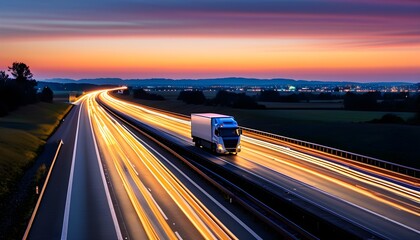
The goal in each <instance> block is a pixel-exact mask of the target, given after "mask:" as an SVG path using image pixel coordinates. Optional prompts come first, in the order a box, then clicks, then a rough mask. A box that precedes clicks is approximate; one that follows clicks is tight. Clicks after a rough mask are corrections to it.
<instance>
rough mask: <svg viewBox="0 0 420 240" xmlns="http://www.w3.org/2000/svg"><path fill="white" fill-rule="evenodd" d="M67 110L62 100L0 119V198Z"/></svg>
mask: <svg viewBox="0 0 420 240" xmlns="http://www.w3.org/2000/svg"><path fill="white" fill-rule="evenodd" d="M69 109H70V105H69V104H65V103H53V104H51V103H42V102H41V103H37V104H32V105H28V106H24V107H21V108H19V109H18V110H16V111H14V112H11V113H10V114H9V115H8V116H6V117H2V118H0V200H2V199H3V198H4V197H5V196H6V195H7V194H9V193H10V191H11V189H12V188H13V186H14V184H15V183H16V181H17V180H18V179H19V178H20V177H21V176H22V174H23V172H24V170H25V169H26V168H28V167H29V166H30V165H31V163H32V162H33V161H34V159H35V158H36V156H37V154H38V151H39V150H40V148H41V147H42V145H43V144H45V141H46V140H47V138H48V137H49V136H50V134H51V133H52V132H53V131H54V129H55V128H56V126H57V125H58V124H59V121H60V119H62V118H63V116H64V115H65V114H66V113H67V111H68V110H69Z"/></svg>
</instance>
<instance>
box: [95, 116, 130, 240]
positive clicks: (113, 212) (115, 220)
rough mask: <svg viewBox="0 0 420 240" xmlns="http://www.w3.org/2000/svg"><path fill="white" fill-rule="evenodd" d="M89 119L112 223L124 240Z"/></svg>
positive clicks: (120, 237) (118, 235)
mask: <svg viewBox="0 0 420 240" xmlns="http://www.w3.org/2000/svg"><path fill="white" fill-rule="evenodd" d="M88 118H89V124H90V131H91V133H92V138H93V143H94V145H95V152H96V159H97V160H98V165H99V172H100V173H101V177H102V183H103V185H104V189H105V195H106V199H107V202H108V207H109V210H110V212H111V216H112V221H113V222H114V228H115V232H116V234H117V238H118V239H121V240H122V239H123V237H122V234H121V229H120V225H119V224H118V220H117V215H116V214H115V209H114V205H113V204H112V200H111V194H110V193H109V189H108V185H107V184H106V179H105V174H104V170H103V168H102V160H101V156H100V155H99V150H98V145H97V143H96V138H95V134H94V132H93V127H92V120H91V119H90V115H88Z"/></svg>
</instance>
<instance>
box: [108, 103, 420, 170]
mask: <svg viewBox="0 0 420 240" xmlns="http://www.w3.org/2000/svg"><path fill="white" fill-rule="evenodd" d="M116 96H117V97H119V98H124V99H126V100H129V101H135V102H138V103H141V104H144V105H147V106H151V107H155V108H160V109H165V110H168V111H172V112H178V113H182V114H186V115H189V114H191V113H198V112H216V113H222V114H227V115H232V116H234V117H235V118H236V120H237V121H238V123H239V124H240V125H241V126H244V127H249V128H253V129H258V130H262V131H267V132H271V133H275V134H279V135H283V136H286V137H291V138H296V139H300V140H305V141H309V142H314V143H318V144H322V145H325V146H329V147H335V148H339V149H342V150H346V151H351V152H355V153H359V154H363V155H366V156H370V157H376V158H379V159H383V160H386V161H390V162H394V163H398V164H402V165H405V166H410V167H415V168H420V151H419V150H418V147H419V146H418V143H419V139H420V126H412V125H401V124H372V123H366V121H369V120H372V119H375V118H381V117H382V116H383V115H384V114H386V112H369V111H346V110H287V109H286V110H284V109H279V110H272V109H270V110H268V109H265V110H245V109H234V108H228V107H220V106H204V105H191V104H184V103H183V102H181V101H177V100H173V99H171V100H166V101H150V100H139V99H133V98H131V97H129V96H121V95H116ZM394 114H396V115H398V116H400V117H402V118H403V119H409V118H411V117H413V116H414V113H400V112H398V113H394Z"/></svg>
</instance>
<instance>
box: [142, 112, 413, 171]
mask: <svg viewBox="0 0 420 240" xmlns="http://www.w3.org/2000/svg"><path fill="white" fill-rule="evenodd" d="M148 108H151V109H154V110H156V111H162V112H166V113H170V114H173V115H177V116H180V117H184V118H190V116H189V115H185V114H180V113H175V112H171V111H167V110H163V109H159V108H154V107H149V106H148ZM239 127H240V128H241V129H243V130H245V131H248V132H252V133H255V134H259V135H263V136H268V137H272V138H275V139H278V140H280V141H283V142H287V143H291V144H295V145H298V146H302V147H307V148H311V149H313V150H317V151H319V152H323V153H328V154H331V155H334V156H338V157H342V158H344V159H348V160H349V161H356V162H359V163H363V164H367V165H370V166H374V167H377V168H382V169H386V170H389V171H392V172H396V173H400V174H403V175H406V176H409V177H414V178H420V169H416V168H412V167H407V166H404V165H400V164H397V163H392V162H387V161H385V160H381V159H377V158H373V157H368V156H364V155H361V154H357V153H352V152H348V151H344V150H341V149H337V148H332V147H328V146H324V145H321V144H316V143H311V142H307V141H302V140H299V139H294V138H289V137H285V136H281V135H277V134H274V133H269V132H264V131H260V130H256V129H252V128H247V127H242V126H239Z"/></svg>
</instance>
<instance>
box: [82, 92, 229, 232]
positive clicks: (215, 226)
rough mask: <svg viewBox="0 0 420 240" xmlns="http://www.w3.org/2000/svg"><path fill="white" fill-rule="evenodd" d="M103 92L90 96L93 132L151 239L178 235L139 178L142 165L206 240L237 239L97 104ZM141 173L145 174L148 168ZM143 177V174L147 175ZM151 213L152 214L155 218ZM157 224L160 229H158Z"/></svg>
mask: <svg viewBox="0 0 420 240" xmlns="http://www.w3.org/2000/svg"><path fill="white" fill-rule="evenodd" d="M100 92H101V91H97V92H95V93H92V94H89V95H88V96H87V98H88V102H89V104H88V106H89V116H90V118H91V119H92V123H93V126H94V131H95V132H96V133H97V134H96V136H97V138H98V145H99V148H100V149H101V151H102V152H103V154H104V155H105V157H106V158H107V159H111V161H112V163H113V165H114V166H115V168H116V170H117V172H118V175H119V178H120V179H121V181H122V182H123V185H124V188H125V190H126V192H127V194H128V196H129V199H130V201H131V202H132V205H133V207H134V209H135V210H136V212H137V215H138V218H139V219H140V221H141V222H142V223H143V227H144V229H145V231H146V233H147V235H148V237H149V238H151V239H157V238H169V239H174V238H176V235H175V234H174V232H173V231H172V230H171V229H170V227H169V225H168V223H167V221H166V220H165V218H164V217H163V215H162V213H161V210H160V209H159V207H158V206H157V205H156V202H155V201H154V199H153V198H152V196H151V194H150V192H148V190H147V188H146V187H145V186H144V184H143V183H142V182H141V181H140V178H139V177H138V176H137V174H138V172H137V171H136V170H135V168H136V166H139V164H142V165H144V166H146V169H147V170H148V172H149V173H150V174H152V175H153V177H154V178H155V179H156V180H157V181H158V182H159V184H160V185H161V186H162V188H163V189H164V190H165V191H166V193H167V194H168V195H169V196H170V197H171V199H172V200H173V201H174V203H175V204H176V206H178V207H179V209H180V210H181V211H182V212H183V213H184V214H185V215H186V216H187V218H188V219H189V220H190V221H191V224H192V225H193V226H194V227H195V228H196V229H197V230H198V232H200V234H201V235H202V236H203V238H205V239H236V237H235V236H234V234H233V233H232V232H230V231H229V230H228V229H227V228H226V227H225V226H224V225H223V223H222V222H220V220H218V219H217V217H215V216H214V215H213V214H212V213H211V211H210V210H209V209H207V208H206V207H205V206H204V204H202V203H201V202H200V200H199V199H198V198H196V197H195V196H194V194H193V193H192V192H191V191H189V190H188V189H187V187H186V186H184V185H183V184H182V182H181V181H180V180H179V179H177V178H176V176H175V175H174V174H173V173H171V172H170V170H169V169H167V168H166V167H165V166H164V165H163V164H162V163H161V162H160V161H159V159H158V158H156V157H155V156H154V155H153V154H152V153H151V152H150V151H149V150H148V149H147V148H146V147H145V146H143V145H142V144H140V143H139V141H137V139H135V138H134V136H133V135H132V134H131V133H129V132H128V131H127V130H126V129H125V128H124V127H123V126H122V125H120V124H119V123H118V122H117V121H115V119H113V118H112V117H111V116H110V115H109V114H107V113H106V112H105V111H103V110H102V108H101V107H100V106H99V105H98V104H97V102H96V101H95V100H94V99H95V97H96V96H97V95H98V94H99V93H100ZM171 126H173V125H171ZM142 169H144V170H145V168H142ZM142 173H143V174H144V171H143V172H142ZM136 189H137V190H138V191H140V193H141V195H142V196H143V198H144V199H145V201H146V203H147V204H146V205H144V204H143V205H142V204H141V203H140V202H139V200H138V198H137V196H136V194H135V192H136V191H137V190H136ZM148 212H151V213H152V215H153V216H151V214H148ZM157 223H158V225H159V226H157Z"/></svg>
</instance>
